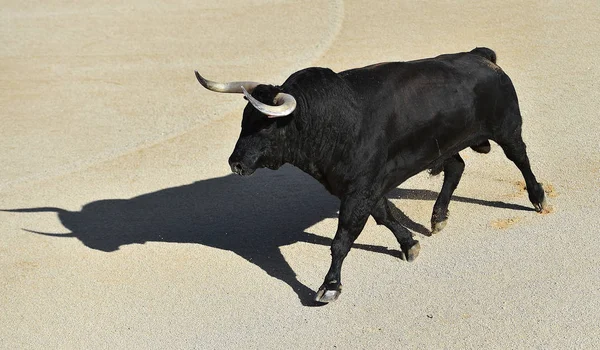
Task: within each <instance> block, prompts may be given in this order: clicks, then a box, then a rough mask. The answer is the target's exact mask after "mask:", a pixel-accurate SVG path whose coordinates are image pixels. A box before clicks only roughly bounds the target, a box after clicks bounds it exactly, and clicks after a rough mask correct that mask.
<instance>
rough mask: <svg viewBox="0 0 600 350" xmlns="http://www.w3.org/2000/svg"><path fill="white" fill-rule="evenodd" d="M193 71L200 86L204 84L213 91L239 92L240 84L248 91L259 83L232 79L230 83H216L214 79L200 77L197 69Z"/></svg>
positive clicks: (240, 89) (240, 90) (240, 91)
mask: <svg viewBox="0 0 600 350" xmlns="http://www.w3.org/2000/svg"><path fill="white" fill-rule="evenodd" d="M195 73H196V79H198V81H199V82H200V84H201V85H202V86H204V87H205V88H207V89H208V90H211V91H215V92H229V93H234V94H241V93H242V88H241V87H242V86H243V87H244V89H246V90H248V91H252V90H254V88H255V87H256V86H258V85H259V83H256V82H253V81H232V82H230V83H217V82H214V81H210V80H207V79H204V77H202V76H201V75H200V74H199V73H198V71H195Z"/></svg>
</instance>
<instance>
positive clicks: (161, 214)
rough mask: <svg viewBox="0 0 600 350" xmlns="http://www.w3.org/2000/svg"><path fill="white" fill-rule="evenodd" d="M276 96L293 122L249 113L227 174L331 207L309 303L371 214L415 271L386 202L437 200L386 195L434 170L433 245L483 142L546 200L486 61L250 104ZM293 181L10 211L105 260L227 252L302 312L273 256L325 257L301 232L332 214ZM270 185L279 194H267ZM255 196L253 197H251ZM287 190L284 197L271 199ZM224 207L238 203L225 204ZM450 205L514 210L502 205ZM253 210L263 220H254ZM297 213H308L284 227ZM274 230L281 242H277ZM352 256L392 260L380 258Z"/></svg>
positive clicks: (404, 224)
mask: <svg viewBox="0 0 600 350" xmlns="http://www.w3.org/2000/svg"><path fill="white" fill-rule="evenodd" d="M199 79H201V77H200V78H199ZM201 83H202V81H201ZM203 85H204V84H203ZM280 92H285V93H287V94H290V95H292V96H294V98H295V100H296V103H297V107H296V109H295V110H294V111H293V113H291V114H290V115H288V116H283V117H278V118H269V117H268V116H265V115H263V114H261V113H260V112H258V111H257V110H256V109H255V108H254V107H253V105H251V104H248V105H247V106H246V109H245V111H244V116H243V120H242V131H241V135H240V138H239V140H238V142H237V144H236V147H235V150H234V152H233V154H232V155H231V157H230V160H229V161H230V165H231V167H232V170H233V171H234V172H236V173H238V174H251V173H252V172H254V170H255V169H257V168H259V167H269V168H273V169H276V168H278V167H279V166H281V165H282V164H284V163H290V164H292V165H295V166H296V167H298V168H300V169H301V170H303V171H304V172H306V173H308V174H309V175H311V176H312V177H314V178H316V179H317V180H318V181H319V182H320V183H321V184H323V185H324V186H325V188H326V189H327V190H328V191H329V192H330V193H332V194H333V195H335V196H337V197H338V198H339V199H340V204H341V205H340V208H339V215H338V216H339V221H338V229H337V232H336V234H335V237H334V239H333V241H332V242H331V253H332V262H331V267H330V269H329V272H328V273H327V275H326V277H325V281H324V283H323V285H322V286H321V288H320V289H319V291H318V292H317V296H316V299H317V300H318V301H322V302H328V301H332V300H335V299H336V298H337V297H338V296H339V293H340V292H341V278H340V273H341V266H342V262H343V260H344V258H345V257H346V255H347V253H348V252H349V250H350V247H351V246H352V245H353V243H354V241H355V239H356V238H357V237H358V235H359V234H360V232H361V231H362V229H363V227H364V225H365V222H366V220H367V218H368V216H369V215H372V216H373V217H374V218H375V220H376V222H377V223H378V224H380V225H384V226H385V227H387V228H388V229H390V230H391V231H392V232H393V233H394V235H395V236H396V238H397V240H398V242H399V244H400V247H401V252H398V255H400V257H403V258H405V259H406V260H413V259H414V258H415V257H416V256H417V254H418V253H419V244H418V242H417V241H416V240H414V239H413V238H412V233H411V232H410V231H409V229H411V230H413V231H417V232H420V233H423V234H424V233H427V232H426V229H425V228H424V227H422V226H421V225H419V224H416V223H414V222H412V221H411V220H410V219H408V218H407V217H406V216H404V215H403V214H402V213H401V212H400V211H399V210H397V208H395V206H394V205H393V204H392V203H391V202H390V201H388V200H387V198H386V197H385V196H386V195H390V194H392V195H395V196H398V197H400V198H425V197H427V198H435V196H434V195H433V193H424V194H417V193H413V192H411V191H400V190H397V189H395V188H396V187H397V186H398V185H399V184H401V183H402V182H403V181H405V180H406V179H408V178H409V177H411V176H413V175H415V174H417V173H419V172H421V171H423V170H427V169H429V170H430V171H432V172H433V173H439V172H441V171H443V172H444V183H443V186H442V190H441V192H440V193H439V195H438V196H437V200H436V202H435V204H434V208H433V214H432V217H431V224H432V231H433V232H434V233H436V232H439V231H440V230H441V229H442V228H443V227H444V225H445V223H446V220H447V216H448V205H449V202H450V198H451V197H452V193H453V191H454V189H455V188H456V186H457V185H458V182H459V181H460V178H461V175H462V172H463V169H464V162H463V161H462V159H461V157H460V156H459V154H458V152H459V151H461V150H462V149H464V148H466V147H472V148H473V149H475V150H476V151H478V152H482V153H486V152H488V151H489V147H490V145H489V142H488V140H493V141H495V142H496V143H498V144H499V145H500V146H501V147H502V149H503V150H504V152H505V154H506V156H507V157H508V158H509V159H510V160H512V161H513V162H514V163H515V164H516V165H517V167H518V168H519V169H520V170H521V172H522V173H523V176H524V178H525V181H526V185H527V190H528V194H529V199H530V200H531V202H532V203H533V205H534V207H535V209H536V210H538V211H541V210H543V208H544V207H545V198H544V191H543V189H542V187H541V185H540V184H539V183H538V182H537V180H536V178H535V176H534V175H533V173H532V171H531V169H530V165H529V160H528V158H527V155H526V152H525V144H524V142H523V140H522V138H521V124H522V120H521V115H520V112H519V107H518V101H517V96H516V93H515V90H514V87H513V85H512V83H511V81H510V79H509V78H508V76H507V75H506V74H505V73H504V72H503V71H502V70H501V69H500V68H499V67H498V66H497V65H496V64H495V54H494V53H493V51H491V50H489V49H485V48H478V49H475V50H473V51H471V52H470V53H459V54H453V55H443V56H439V57H436V58H432V59H425V60H419V61H412V62H404V63H400V62H399V63H383V64H378V65H373V66H369V67H365V68H360V69H353V70H348V71H344V72H341V73H338V74H336V73H334V72H332V71H331V70H329V69H323V68H309V69H305V70H302V71H299V72H297V73H294V74H293V75H292V76H290V77H289V78H288V80H287V81H286V82H285V83H284V84H283V85H282V86H271V85H257V86H255V87H254V88H253V89H252V96H253V97H254V98H256V99H258V100H259V101H261V102H263V103H271V102H273V100H274V97H275V96H276V95H277V94H278V93H280ZM277 174H280V175H277ZM298 179H299V177H298V174H294V173H293V172H290V169H287V170H283V174H282V172H281V171H280V172H278V173H273V174H261V176H260V177H255V178H253V179H252V180H253V181H250V182H248V181H244V183H241V182H237V181H235V180H234V179H232V178H231V177H230V176H227V177H224V178H220V179H211V180H205V181H201V182H198V183H195V184H191V185H187V186H181V187H176V188H172V189H166V190H161V191H158V192H155V193H152V194H147V195H143V196H139V197H136V198H133V199H130V200H106V201H98V202H94V203H90V204H88V205H86V206H85V207H84V208H83V210H82V211H81V212H69V211H66V210H64V209H59V208H32V209H16V210H12V211H15V212H40V211H53V212H58V213H59V216H60V219H61V221H62V223H63V224H64V225H65V227H67V228H69V229H70V230H71V231H72V233H71V234H67V235H56V236H63V237H67V236H69V237H77V238H79V239H80V240H81V241H82V242H83V243H84V244H86V245H87V246H89V247H90V248H93V249H99V250H102V251H114V250H116V249H118V248H119V246H121V245H124V244H131V243H144V242H147V241H167V242H189V243H192V242H193V243H200V244H205V245H209V246H212V247H217V248H222V249H227V250H230V251H233V252H235V253H236V254H238V255H240V256H242V257H244V258H246V259H247V260H249V261H251V262H253V263H255V264H257V265H258V266H260V267H261V268H262V269H263V270H265V271H266V272H268V273H269V274H270V275H272V276H274V277H276V278H279V279H281V280H282V281H285V282H286V283H288V284H289V285H290V286H291V287H293V288H294V289H295V290H296V291H297V292H298V295H299V296H300V298H301V299H302V301H303V303H308V300H306V299H305V298H306V297H307V296H308V295H310V291H309V290H308V288H307V287H305V286H304V285H302V284H301V283H300V282H298V280H297V279H296V277H295V274H294V273H293V271H291V268H290V267H289V266H288V265H287V263H286V262H285V259H283V257H282V256H281V253H280V252H279V247H281V246H283V245H287V244H291V243H294V242H298V241H310V242H314V243H320V244H329V240H327V239H323V238H320V237H318V236H315V235H312V236H308V237H307V236H305V235H304V234H299V233H302V231H303V230H304V229H306V228H307V227H309V226H311V225H312V224H313V223H315V222H318V221H320V220H321V219H323V218H326V217H331V216H333V215H335V212H336V210H335V209H336V208H335V207H336V203H335V202H334V201H331V200H329V199H327V198H328V197H323V196H322V195H320V194H319V193H318V192H317V189H316V188H314V186H313V185H312V184H308V183H306V182H305V181H298ZM275 183H277V184H278V185H276V184H275ZM273 186H275V187H277V188H279V190H277V191H274V192H273V191H271V192H270V191H269V189H272V188H273ZM256 188H261V189H262V191H261V192H260V193H257V192H256ZM283 188H285V191H287V192H289V193H290V198H288V199H286V198H280V197H279V196H275V197H273V193H277V194H279V193H281V192H283ZM390 191H391V192H390ZM232 196H234V197H237V199H238V200H234V201H233V202H232V201H231V197H232ZM320 196H321V197H320ZM454 199H455V200H460V201H466V202H470V203H477V204H484V205H492V206H500V207H504V208H513V209H522V208H521V207H519V206H516V205H507V204H504V203H499V202H485V201H481V200H476V199H468V198H461V197H454ZM232 203H233V204H232ZM298 206H301V210H298ZM245 208H252V210H251V211H248V210H245ZM285 208H288V209H285ZM290 208H291V209H290ZM261 210H262V211H264V214H265V216H269V217H270V218H272V220H268V221H261V220H255V219H254V217H255V216H261V212H262V211H261ZM294 212H301V213H303V214H302V215H300V216H293V214H290V213H294ZM278 213H285V214H281V215H279V214H278ZM282 215H283V216H282ZM227 218H232V220H227ZM224 219H225V220H224ZM279 230H283V232H280V234H275V231H279ZM49 235H51V236H52V234H49ZM358 247H359V248H363V249H368V250H374V251H381V252H389V253H392V254H394V255H396V253H395V252H394V251H389V250H387V249H385V248H380V247H372V246H360V245H359V246H358Z"/></svg>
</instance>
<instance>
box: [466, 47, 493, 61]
mask: <svg viewBox="0 0 600 350" xmlns="http://www.w3.org/2000/svg"><path fill="white" fill-rule="evenodd" d="M471 53H473V54H476V55H478V56H481V57H483V58H487V59H488V60H490V61H492V63H496V53H495V52H494V50H492V49H488V48H487V47H476V48H474V49H473V50H471Z"/></svg>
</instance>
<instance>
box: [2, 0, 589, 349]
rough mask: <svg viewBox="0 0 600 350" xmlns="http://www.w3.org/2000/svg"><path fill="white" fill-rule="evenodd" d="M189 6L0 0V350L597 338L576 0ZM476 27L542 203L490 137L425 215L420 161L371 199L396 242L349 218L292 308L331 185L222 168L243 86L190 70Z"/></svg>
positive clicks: (254, 74) (308, 59) (233, 0)
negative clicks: (329, 298) (384, 209)
mask: <svg viewBox="0 0 600 350" xmlns="http://www.w3.org/2000/svg"><path fill="white" fill-rule="evenodd" d="M207 3H208V2H194V1H176V2H146V1H131V2H128V3H123V2H97V1H79V2H76V3H73V2H67V1H45V2H34V3H31V2H22V1H12V0H9V1H4V2H3V4H2V10H1V11H0V19H1V20H0V29H1V33H2V35H1V36H0V44H1V45H0V76H1V78H0V90H1V92H2V93H1V95H0V125H1V127H0V150H1V152H0V164H2V166H1V167H0V209H3V210H7V209H21V210H19V211H17V212H15V211H0V348H4V349H82V348H85V349H100V348H106V349H158V348H162V349H190V348H195V349H284V348H289V349H304V348H312V349H315V348H316V349H333V348H338V349H377V348H383V349H396V348H401V347H410V348H419V349H440V348H451V349H466V348H472V349H481V348H491V349H513V348H523V349H531V348H540V349H552V348H587V349H596V348H599V347H600V318H599V317H598V315H599V314H600V269H598V266H599V265H600V254H599V253H598V252H599V251H600V238H599V234H600V232H599V231H600V210H599V209H598V208H599V207H600V200H599V198H598V196H599V190H598V189H599V187H600V141H599V140H600V138H599V137H598V134H599V133H600V127H599V126H600V121H599V120H600V118H599V117H600V116H599V111H600V85H599V83H598V82H599V81H600V69H598V64H597V60H598V53H599V50H600V3H599V2H598V1H568V2H567V1H563V2H547V1H528V2H522V1H510V2H506V1H487V2H481V1H464V2H450V1H428V2H414V1H404V0H402V1H379V2H363V1H341V0H331V1H325V0H323V1H320V0H318V1H313V2H310V4H309V3H308V2H288V1H274V0H256V1H240V0H226V1H221V2H211V4H207ZM476 46H487V47H490V48H492V49H493V50H495V51H496V53H497V55H498V64H499V65H500V66H501V67H502V68H503V69H504V70H505V71H506V72H507V73H508V74H509V76H510V77H511V78H512V80H513V83H514V85H515V87H516V89H517V93H518V95H519V99H520V105H521V111H522V114H523V118H524V125H523V138H524V140H525V142H526V143H527V146H528V154H529V157H530V160H531V163H532V167H533V170H534V172H535V174H536V175H537V177H538V179H539V180H541V181H542V182H543V183H544V186H545V189H546V191H547V194H548V196H547V197H548V201H549V203H550V204H551V206H552V208H551V210H550V212H549V213H546V214H538V213H536V212H535V211H533V207H532V205H531V204H530V203H529V200H528V199H527V194H526V192H525V191H524V190H523V183H522V177H521V175H520V173H519V171H518V170H517V168H516V167H515V166H514V165H513V164H512V163H511V162H510V161H508V160H507V159H506V158H505V157H504V155H503V153H502V151H501V150H500V148H499V147H498V146H496V145H495V144H493V145H492V151H491V153H490V154H486V155H481V154H476V153H474V152H472V151H471V150H465V151H463V152H462V153H461V154H462V156H463V158H464V159H465V162H466V170H465V173H464V176H463V178H462V181H461V183H460V185H459V187H458V189H457V190H456V192H455V195H454V199H453V201H452V203H451V204H450V219H449V221H448V224H447V226H446V228H445V229H444V231H443V232H441V233H440V234H437V235H434V236H429V235H428V230H427V227H428V226H429V218H430V215H431V209H432V206H433V203H434V201H435V198H436V196H437V193H438V191H439V189H440V188H441V181H442V178H441V177H433V178H432V177H429V176H428V175H427V174H420V175H418V176H416V177H414V178H412V179H410V180H409V181H407V182H406V183H405V184H403V185H402V186H400V188H399V189H398V190H396V191H394V192H393V193H391V195H390V197H391V198H392V200H393V202H394V203H395V204H396V205H397V206H398V207H399V208H400V209H401V210H402V211H403V212H404V213H405V214H406V218H405V219H404V221H405V222H406V223H407V225H408V227H409V228H410V229H411V230H412V231H413V232H414V233H415V236H416V237H417V239H418V240H419V241H420V242H421V247H422V249H421V254H420V256H419V257H418V259H417V260H416V261H415V262H414V263H410V264H409V263H406V262H404V261H402V260H400V259H398V248H399V247H398V244H397V243H396V241H395V239H394V237H393V235H392V234H391V232H389V231H388V230H387V229H385V228H383V227H378V226H377V225H376V224H375V222H374V221H373V220H372V219H371V220H369V222H368V223H367V226H366V227H365V229H364V231H363V233H362V235H361V236H360V237H359V239H358V241H357V242H356V244H355V247H354V249H353V250H352V251H351V252H350V254H349V256H348V258H347V259H346V261H345V263H344V270H343V275H344V277H343V282H344V292H343V293H342V295H341V297H340V299H339V300H338V301H336V302H335V303H332V304H330V305H327V306H324V307H310V306H309V305H310V300H311V299H312V298H313V297H314V290H315V289H316V288H318V287H319V285H320V284H321V282H322V280H323V277H324V275H325V273H326V271H327V269H328V267H329V262H330V255H329V247H328V246H329V244H330V242H331V238H332V237H333V235H334V233H335V228H336V225H337V219H336V218H337V209H338V201H337V199H335V198H333V197H331V196H330V195H328V194H327V193H326V191H325V190H324V189H323V188H322V187H321V185H320V184H318V183H317V182H316V181H315V180H313V179H312V178H310V177H308V176H307V175H305V174H303V173H302V172H300V171H299V170H297V169H295V168H293V167H290V166H286V167H284V168H282V169H280V170H278V171H270V170H261V171H258V172H257V173H256V174H255V175H254V176H252V177H250V178H240V177H237V176H233V175H231V174H230V170H229V166H228V164H227V158H228V157H229V154H230V152H231V150H232V149H233V146H234V144H235V141H236V139H237V136H238V133H239V128H240V121H241V113H242V109H243V107H244V106H245V101H244V100H243V99H242V98H241V96H239V95H223V94H215V93H211V92H209V91H206V90H205V89H203V88H202V87H201V86H200V85H199V84H198V82H197V81H196V79H195V77H194V74H193V71H194V70H195V69H197V70H199V71H200V72H201V73H202V74H203V75H205V76H206V77H207V78H209V79H214V80H222V81H227V80H256V81H261V82H266V83H273V84H280V83H282V82H283V81H284V80H285V78H286V77H287V76H289V75H290V74H291V73H293V72H295V71H297V70H299V69H302V68H305V67H308V66H325V67H330V68H332V69H334V70H336V71H340V70H344V69H348V68H353V67H359V66H364V65H367V64H372V63H377V62H382V61H394V60H411V59H418V58H424V57H431V56H436V55H439V54H442V53H452V52H459V51H468V50H471V49H473V48H474V47H476Z"/></svg>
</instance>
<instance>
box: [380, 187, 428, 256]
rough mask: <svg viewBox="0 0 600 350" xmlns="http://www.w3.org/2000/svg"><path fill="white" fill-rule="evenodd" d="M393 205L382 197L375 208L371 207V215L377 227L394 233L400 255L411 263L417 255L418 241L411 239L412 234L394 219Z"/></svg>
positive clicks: (419, 247)
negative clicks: (382, 226)
mask: <svg viewBox="0 0 600 350" xmlns="http://www.w3.org/2000/svg"><path fill="white" fill-rule="evenodd" d="M393 205H394V204H392V203H391V202H390V201H389V200H387V198H385V197H382V198H381V199H380V200H379V202H377V204H376V205H375V207H373V210H372V211H371V215H372V216H373V218H374V219H375V221H376V222H377V224H378V225H384V226H385V227H387V228H388V229H389V230H390V231H392V232H393V233H394V236H396V239H397V240H398V243H400V248H402V253H403V254H404V258H405V259H406V261H413V260H415V259H416V257H417V255H419V250H420V249H421V246H420V245H419V241H417V240H414V239H413V237H412V233H411V232H410V231H409V230H408V229H407V228H406V227H404V226H402V224H400V223H399V222H398V220H397V219H396V218H395V217H394V214H393V211H392V206H393Z"/></svg>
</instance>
